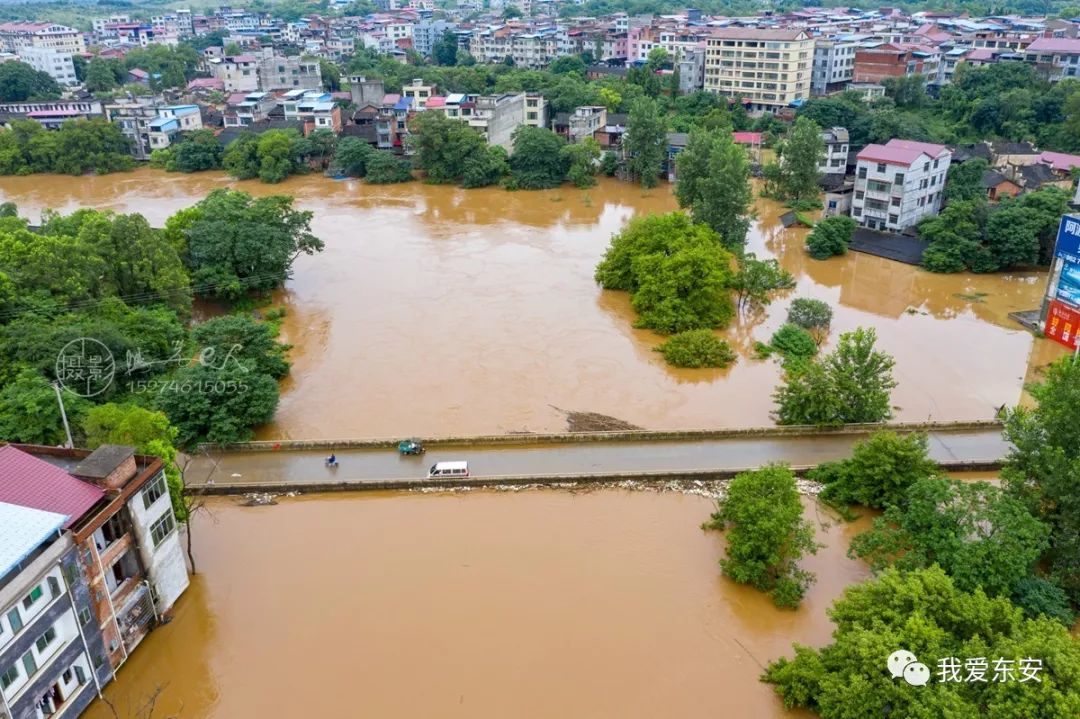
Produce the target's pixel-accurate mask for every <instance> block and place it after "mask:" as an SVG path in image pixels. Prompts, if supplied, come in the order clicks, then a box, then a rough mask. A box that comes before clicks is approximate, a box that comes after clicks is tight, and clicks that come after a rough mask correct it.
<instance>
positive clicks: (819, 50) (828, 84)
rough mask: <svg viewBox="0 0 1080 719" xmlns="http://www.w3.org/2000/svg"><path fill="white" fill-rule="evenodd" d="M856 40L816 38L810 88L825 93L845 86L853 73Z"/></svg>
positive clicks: (836, 90)
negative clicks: (844, 40)
mask: <svg viewBox="0 0 1080 719" xmlns="http://www.w3.org/2000/svg"><path fill="white" fill-rule="evenodd" d="M857 47H858V43H856V42H843V41H840V40H823V39H818V40H817V41H815V43H814V70H813V74H812V76H811V81H810V90H811V91H812V92H813V94H815V95H827V94H829V93H831V92H838V91H840V90H843V89H844V88H846V87H847V85H848V83H850V82H851V81H852V79H853V78H854V73H855V49H856V48H857Z"/></svg>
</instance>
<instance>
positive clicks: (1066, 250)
mask: <svg viewBox="0 0 1080 719" xmlns="http://www.w3.org/2000/svg"><path fill="white" fill-rule="evenodd" d="M1054 254H1055V255H1056V256H1057V257H1061V258H1064V260H1065V263H1066V267H1068V264H1069V263H1072V264H1074V265H1078V264H1080V217H1076V216H1075V215H1065V216H1063V217H1062V218H1061V225H1059V226H1058V235H1057V244H1056V245H1055V246H1054Z"/></svg>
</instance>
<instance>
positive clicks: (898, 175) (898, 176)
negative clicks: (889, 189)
mask: <svg viewBox="0 0 1080 719" xmlns="http://www.w3.org/2000/svg"><path fill="white" fill-rule="evenodd" d="M893 184H896V185H902V184H904V173H902V172H898V173H896V178H895V179H894V180H893Z"/></svg>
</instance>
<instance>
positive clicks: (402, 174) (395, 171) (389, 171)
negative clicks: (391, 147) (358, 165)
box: [364, 150, 413, 185]
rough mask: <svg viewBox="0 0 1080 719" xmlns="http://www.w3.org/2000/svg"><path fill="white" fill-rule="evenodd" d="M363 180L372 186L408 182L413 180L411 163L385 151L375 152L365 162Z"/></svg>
mask: <svg viewBox="0 0 1080 719" xmlns="http://www.w3.org/2000/svg"><path fill="white" fill-rule="evenodd" d="M364 179H365V180H367V181H368V182H369V183H371V184H373V185H389V184H392V183H396V182H409V181H410V180H412V179H413V175H412V161H410V160H409V158H407V157H401V156H399V155H395V154H394V153H392V152H389V151H387V150H376V151H375V154H373V155H372V156H371V158H370V159H369V160H368V161H367V174H366V175H365V176H364Z"/></svg>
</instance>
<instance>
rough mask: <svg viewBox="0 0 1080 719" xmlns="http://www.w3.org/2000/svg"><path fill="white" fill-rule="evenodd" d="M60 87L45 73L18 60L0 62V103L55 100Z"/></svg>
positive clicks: (58, 94)
mask: <svg viewBox="0 0 1080 719" xmlns="http://www.w3.org/2000/svg"><path fill="white" fill-rule="evenodd" d="M59 97H60V86H59V85H58V84H56V80H53V79H52V76H51V75H49V74H48V73H47V72H41V71H40V70H35V69H34V68H32V67H30V66H29V65H27V64H26V63H25V62H19V61H18V60H9V61H8V62H0V102H24V101H26V100H55V99H57V98H59Z"/></svg>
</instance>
